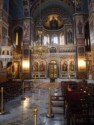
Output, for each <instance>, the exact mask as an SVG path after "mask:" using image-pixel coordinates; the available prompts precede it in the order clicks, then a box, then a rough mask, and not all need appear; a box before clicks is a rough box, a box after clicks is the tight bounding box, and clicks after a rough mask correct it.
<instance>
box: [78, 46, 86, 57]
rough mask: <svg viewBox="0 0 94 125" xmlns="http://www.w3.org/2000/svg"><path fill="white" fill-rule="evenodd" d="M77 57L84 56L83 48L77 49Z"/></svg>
mask: <svg viewBox="0 0 94 125" xmlns="http://www.w3.org/2000/svg"><path fill="white" fill-rule="evenodd" d="M78 55H79V56H82V57H84V56H85V48H84V47H83V46H82V47H79V48H78Z"/></svg>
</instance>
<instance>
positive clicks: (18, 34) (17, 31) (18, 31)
mask: <svg viewBox="0 0 94 125" xmlns="http://www.w3.org/2000/svg"><path fill="white" fill-rule="evenodd" d="M22 38H23V29H22V27H20V26H16V27H15V28H14V30H13V39H14V40H13V41H14V44H15V45H16V46H18V47H21V44H22Z"/></svg>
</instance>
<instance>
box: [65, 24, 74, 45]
mask: <svg viewBox="0 0 94 125" xmlns="http://www.w3.org/2000/svg"><path fill="white" fill-rule="evenodd" d="M66 43H67V44H73V30H72V27H70V26H69V27H66Z"/></svg>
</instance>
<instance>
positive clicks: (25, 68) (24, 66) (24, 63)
mask: <svg viewBox="0 0 94 125" xmlns="http://www.w3.org/2000/svg"><path fill="white" fill-rule="evenodd" d="M29 67H30V63H29V60H28V59H24V60H23V61H22V70H23V71H24V72H27V71H29Z"/></svg>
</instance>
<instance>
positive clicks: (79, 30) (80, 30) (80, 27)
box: [76, 15, 84, 38]
mask: <svg viewBox="0 0 94 125" xmlns="http://www.w3.org/2000/svg"><path fill="white" fill-rule="evenodd" d="M76 35H77V38H80V37H84V24H83V15H79V16H76Z"/></svg>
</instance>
